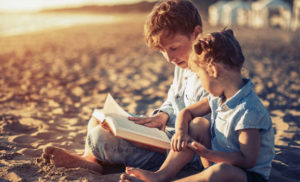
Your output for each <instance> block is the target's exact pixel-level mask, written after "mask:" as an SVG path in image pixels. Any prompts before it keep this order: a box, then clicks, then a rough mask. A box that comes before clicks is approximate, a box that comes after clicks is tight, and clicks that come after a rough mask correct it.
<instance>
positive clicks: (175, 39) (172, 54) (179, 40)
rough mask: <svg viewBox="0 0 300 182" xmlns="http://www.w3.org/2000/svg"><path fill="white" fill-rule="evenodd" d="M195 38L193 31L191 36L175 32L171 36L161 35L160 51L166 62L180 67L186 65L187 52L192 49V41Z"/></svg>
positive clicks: (185, 66)
mask: <svg viewBox="0 0 300 182" xmlns="http://www.w3.org/2000/svg"><path fill="white" fill-rule="evenodd" d="M194 39H195V35H194V33H193V34H191V36H187V35H183V34H180V33H175V34H174V35H172V36H168V35H166V34H162V35H161V39H160V43H161V47H160V52H161V53H162V54H163V56H164V57H165V58H166V59H167V61H168V62H170V63H173V64H175V65H177V66H179V67H181V68H183V69H184V68H187V67H188V59H189V54H190V52H191V50H192V43H193V41H194Z"/></svg>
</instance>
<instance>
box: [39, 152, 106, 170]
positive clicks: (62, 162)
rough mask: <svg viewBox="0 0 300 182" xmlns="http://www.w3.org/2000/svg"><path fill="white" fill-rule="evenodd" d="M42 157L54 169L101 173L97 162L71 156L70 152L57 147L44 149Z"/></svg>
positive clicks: (78, 156) (100, 167)
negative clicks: (79, 169)
mask: <svg viewBox="0 0 300 182" xmlns="http://www.w3.org/2000/svg"><path fill="white" fill-rule="evenodd" d="M42 157H43V158H44V159H45V161H46V162H50V163H52V164H54V165H55V166H56V167H65V168H76V167H81V168H85V169H90V170H93V171H96V172H99V173H103V167H102V166H101V165H100V164H99V163H98V162H97V161H95V160H94V161H93V160H92V159H91V158H88V157H82V156H80V155H77V154H71V153H70V152H68V151H66V150H63V149H60V148H57V147H46V148H44V153H43V156H42Z"/></svg>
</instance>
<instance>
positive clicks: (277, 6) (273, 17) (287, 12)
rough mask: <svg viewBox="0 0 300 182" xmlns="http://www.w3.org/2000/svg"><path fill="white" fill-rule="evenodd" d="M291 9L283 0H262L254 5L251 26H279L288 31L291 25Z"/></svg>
mask: <svg viewBox="0 0 300 182" xmlns="http://www.w3.org/2000/svg"><path fill="white" fill-rule="evenodd" d="M291 15H292V13H291V7H290V5H289V4H287V3H286V2H284V1H282V0H261V1H256V2H254V3H252V13H251V19H250V26H252V27H254V28H261V27H268V26H279V27H281V28H284V29H288V28H289V27H290V24H291Z"/></svg>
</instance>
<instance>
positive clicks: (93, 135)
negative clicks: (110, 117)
mask: <svg viewBox="0 0 300 182" xmlns="http://www.w3.org/2000/svg"><path fill="white" fill-rule="evenodd" d="M111 137H113V135H112V134H111V133H110V132H108V131H106V130H105V129H103V128H102V127H101V126H100V125H98V126H96V127H94V128H93V129H91V130H90V131H89V132H88V135H87V142H88V146H89V147H90V148H99V147H100V148H101V146H102V145H105V143H107V142H109V141H108V140H109V138H111ZM100 145H101V146H100Z"/></svg>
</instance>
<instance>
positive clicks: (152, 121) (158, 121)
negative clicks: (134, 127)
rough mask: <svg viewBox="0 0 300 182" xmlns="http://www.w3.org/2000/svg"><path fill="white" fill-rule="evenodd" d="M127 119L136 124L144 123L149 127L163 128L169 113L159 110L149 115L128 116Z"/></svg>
mask: <svg viewBox="0 0 300 182" xmlns="http://www.w3.org/2000/svg"><path fill="white" fill-rule="evenodd" d="M128 119H129V120H131V121H133V122H135V123H136V124H140V125H144V126H147V127H150V128H158V129H160V130H163V131H164V130H165V128H166V124H167V121H168V119H169V115H168V114H167V113H164V112H159V113H157V114H155V115H154V116H151V117H128Z"/></svg>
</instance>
